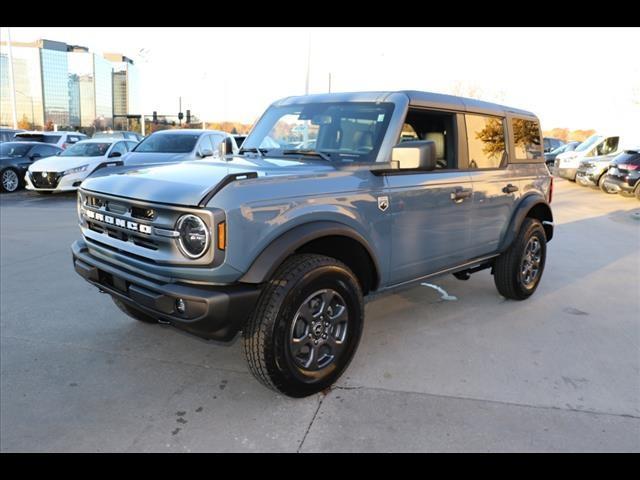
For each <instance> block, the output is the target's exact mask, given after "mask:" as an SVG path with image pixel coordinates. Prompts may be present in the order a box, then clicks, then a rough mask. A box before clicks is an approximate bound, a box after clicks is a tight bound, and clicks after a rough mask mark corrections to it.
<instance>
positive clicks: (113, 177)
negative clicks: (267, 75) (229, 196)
mask: <svg viewBox="0 0 640 480" xmlns="http://www.w3.org/2000/svg"><path fill="white" fill-rule="evenodd" d="M320 162H322V161H320ZM333 170H335V167H334V166H332V165H330V164H326V163H317V162H313V161H309V162H300V161H298V160H292V159H290V158H289V159H283V158H245V157H234V158H233V159H232V160H195V161H190V162H182V163H173V164H169V165H158V166H151V167H126V166H125V167H117V168H115V169H114V168H105V169H101V170H98V171H97V172H96V173H95V174H93V175H91V176H90V177H89V178H87V179H86V180H85V181H84V182H83V183H82V189H83V190H91V191H94V192H97V193H105V194H109V195H115V196H119V197H128V198H134V199H136V200H143V201H148V202H158V203H167V204H174V205H183V206H197V205H198V204H199V203H200V201H201V200H202V199H203V198H204V197H205V195H206V194H207V193H208V192H209V191H210V190H211V189H213V188H214V187H216V186H217V185H219V184H220V182H221V181H222V180H223V179H224V178H225V177H226V176H227V175H230V174H240V173H249V172H256V173H257V174H258V176H259V177H264V176H281V175H296V176H297V175H313V174H316V173H318V174H319V173H327V172H328V171H333Z"/></svg>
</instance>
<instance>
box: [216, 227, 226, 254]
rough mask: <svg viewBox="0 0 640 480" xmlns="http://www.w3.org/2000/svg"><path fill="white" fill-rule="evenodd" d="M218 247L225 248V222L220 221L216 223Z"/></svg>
mask: <svg viewBox="0 0 640 480" xmlns="http://www.w3.org/2000/svg"><path fill="white" fill-rule="evenodd" d="M218 248H219V249H220V250H224V249H225V248H227V223H226V222H220V223H219V224H218Z"/></svg>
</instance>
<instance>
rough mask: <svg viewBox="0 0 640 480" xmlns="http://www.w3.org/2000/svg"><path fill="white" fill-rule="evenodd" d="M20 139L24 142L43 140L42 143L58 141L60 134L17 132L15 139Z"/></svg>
mask: <svg viewBox="0 0 640 480" xmlns="http://www.w3.org/2000/svg"><path fill="white" fill-rule="evenodd" d="M18 138H19V139H20V140H22V141H25V142H44V143H58V140H60V135H38V134H37V133H35V134H34V133H27V134H22V133H20V134H18V135H16V139H18Z"/></svg>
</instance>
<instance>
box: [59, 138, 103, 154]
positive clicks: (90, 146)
mask: <svg viewBox="0 0 640 480" xmlns="http://www.w3.org/2000/svg"><path fill="white" fill-rule="evenodd" d="M110 146H111V144H110V143H93V142H90V143H76V144H75V145H73V146H71V147H69V148H67V149H66V150H65V151H64V152H62V153H61V154H60V156H61V157H102V156H103V155H105V154H106V153H107V150H109V147H110Z"/></svg>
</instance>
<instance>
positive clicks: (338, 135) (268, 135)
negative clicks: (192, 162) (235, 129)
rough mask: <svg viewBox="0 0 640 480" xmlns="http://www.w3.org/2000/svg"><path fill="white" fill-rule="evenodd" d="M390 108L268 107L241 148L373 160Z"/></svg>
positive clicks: (387, 105) (334, 105)
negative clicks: (314, 153)
mask: <svg viewBox="0 0 640 480" xmlns="http://www.w3.org/2000/svg"><path fill="white" fill-rule="evenodd" d="M392 112H393V104H392V103H359V102H345V103H308V104H304V105H289V106H282V107H270V108H269V109H268V110H267V112H266V113H265V114H264V116H263V117H262V118H261V119H260V121H259V122H258V123H257V124H256V126H255V127H254V129H253V131H252V132H251V134H250V135H249V136H248V137H247V138H246V140H245V141H244V143H243V144H242V149H243V150H244V151H246V150H251V149H256V148H259V149H261V150H262V149H264V151H265V154H266V156H277V155H282V154H293V155H295V154H299V155H300V157H301V158H302V157H303V156H304V155H308V154H309V152H319V153H320V154H324V155H323V158H328V159H329V160H331V161H334V160H336V161H348V162H373V161H375V159H376V155H377V154H378V149H379V148H380V144H381V143H382V138H383V137H384V134H385V132H386V129H387V125H388V124H389V120H390V118H391V114H392ZM305 158H312V157H305ZM318 158H320V157H318Z"/></svg>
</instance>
